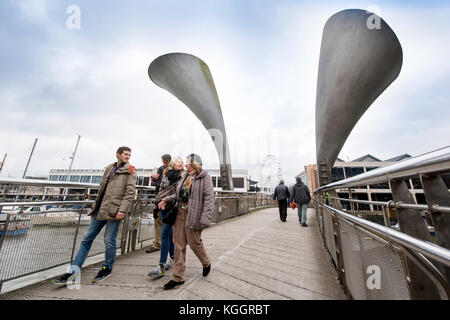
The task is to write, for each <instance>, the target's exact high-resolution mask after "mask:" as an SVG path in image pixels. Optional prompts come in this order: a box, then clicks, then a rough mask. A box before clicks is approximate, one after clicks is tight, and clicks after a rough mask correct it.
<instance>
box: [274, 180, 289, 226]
mask: <svg viewBox="0 0 450 320" xmlns="http://www.w3.org/2000/svg"><path fill="white" fill-rule="evenodd" d="M290 196H291V195H290V194H289V188H288V187H287V186H286V185H285V184H284V180H283V179H281V180H280V184H279V185H277V186H276V188H275V192H274V193H273V201H274V202H276V201H278V211H279V213H280V220H281V221H283V222H286V217H287V206H288V201H289V197H290Z"/></svg>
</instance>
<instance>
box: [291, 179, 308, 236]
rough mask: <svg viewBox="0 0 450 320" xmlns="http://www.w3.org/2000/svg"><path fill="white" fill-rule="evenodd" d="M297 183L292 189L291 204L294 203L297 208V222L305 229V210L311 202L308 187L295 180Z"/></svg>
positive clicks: (300, 180)
mask: <svg viewBox="0 0 450 320" xmlns="http://www.w3.org/2000/svg"><path fill="white" fill-rule="evenodd" d="M296 181H297V183H296V184H295V185H294V186H293V187H292V194H291V202H294V203H295V204H296V205H297V208H298V221H299V222H300V224H301V225H302V227H307V226H308V225H307V224H306V210H307V209H308V203H309V202H310V201H311V195H310V192H309V189H308V186H307V185H305V184H304V183H303V182H302V179H301V178H297V179H296Z"/></svg>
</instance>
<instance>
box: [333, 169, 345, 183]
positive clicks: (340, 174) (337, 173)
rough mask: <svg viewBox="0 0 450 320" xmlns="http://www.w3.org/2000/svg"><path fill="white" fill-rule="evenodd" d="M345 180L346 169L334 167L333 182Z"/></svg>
mask: <svg viewBox="0 0 450 320" xmlns="http://www.w3.org/2000/svg"><path fill="white" fill-rule="evenodd" d="M344 178H345V177H344V168H336V167H333V168H332V169H331V182H336V181H339V180H343V179H344Z"/></svg>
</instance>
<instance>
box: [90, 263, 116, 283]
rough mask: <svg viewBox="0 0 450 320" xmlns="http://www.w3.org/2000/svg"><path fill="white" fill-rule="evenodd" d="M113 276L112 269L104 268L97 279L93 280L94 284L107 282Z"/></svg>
mask: <svg viewBox="0 0 450 320" xmlns="http://www.w3.org/2000/svg"><path fill="white" fill-rule="evenodd" d="M111 276H112V274H111V269H109V268H108V267H105V266H103V267H102V269H101V270H100V271H99V272H98V273H97V275H96V276H95V278H94V279H92V283H98V282H102V281H103V280H105V279H106V278H109V277H111Z"/></svg>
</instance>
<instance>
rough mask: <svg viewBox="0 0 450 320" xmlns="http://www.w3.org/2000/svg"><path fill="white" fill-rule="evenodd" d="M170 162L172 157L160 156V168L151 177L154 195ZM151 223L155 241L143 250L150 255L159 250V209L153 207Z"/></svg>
mask: <svg viewBox="0 0 450 320" xmlns="http://www.w3.org/2000/svg"><path fill="white" fill-rule="evenodd" d="M170 160H172V157H171V156H170V154H163V155H162V156H161V161H162V166H161V167H159V168H158V170H157V171H156V173H155V174H154V175H152V177H151V178H152V179H154V180H156V188H155V195H156V194H158V192H159V189H160V187H161V181H162V180H163V178H164V170H165V169H166V168H167V167H169V164H170ZM153 222H154V224H153V225H154V230H155V239H154V240H153V243H152V245H151V246H150V247H149V248H148V249H147V250H145V252H147V253H152V252H155V251H159V250H160V249H161V228H162V221H161V216H160V215H159V208H158V207H157V206H156V205H155V207H154V209H153Z"/></svg>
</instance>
